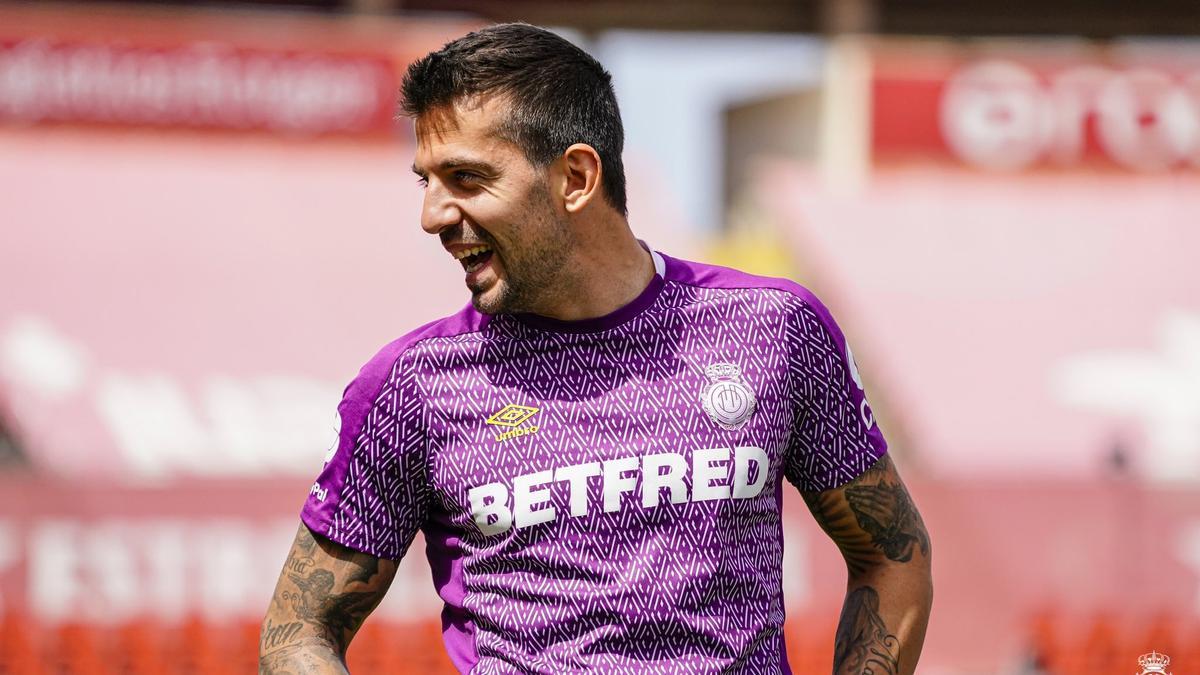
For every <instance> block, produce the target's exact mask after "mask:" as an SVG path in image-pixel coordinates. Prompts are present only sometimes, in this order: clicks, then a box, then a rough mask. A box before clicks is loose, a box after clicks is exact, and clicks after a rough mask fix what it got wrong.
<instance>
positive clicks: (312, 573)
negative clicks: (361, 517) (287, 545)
mask: <svg viewBox="0 0 1200 675" xmlns="http://www.w3.org/2000/svg"><path fill="white" fill-rule="evenodd" d="M395 574H396V563H395V562H394V561H392V560H385V559H382V558H376V557H373V556H370V555H367V554H365V553H359V552H357V551H353V550H351V549H348V548H345V547H343V546H340V545H338V544H334V543H333V542H330V541H329V540H328V539H324V538H322V539H321V540H320V541H318V540H317V539H316V538H314V537H313V534H312V532H310V531H309V530H308V528H307V527H305V526H304V525H301V526H300V528H299V530H298V531H297V533H296V540H295V542H293V544H292V550H291V552H290V553H289V554H288V559H287V562H285V563H284V567H283V573H282V574H280V575H279V583H278V584H277V585H276V586H275V594H274V596H273V597H272V598H271V605H270V607H268V609H267V615H266V617H265V618H264V619H263V623H262V633H261V637H260V640H259V647H258V670H259V673H261V674H263V675H271V674H279V675H283V674H284V673H287V674H288V675H305V674H307V673H321V674H322V675H328V674H329V673H345V672H346V650H347V649H349V647H350V641H351V640H353V639H354V635H355V633H357V632H358V629H359V627H360V626H361V625H362V623H363V621H364V620H365V619H366V618H367V615H368V614H370V613H371V610H373V609H375V606H376V605H378V604H379V601H380V600H381V599H382V598H383V594H384V593H386V592H387V588H388V586H389V585H390V584H391V582H392V578H393V577H394V576H395Z"/></svg>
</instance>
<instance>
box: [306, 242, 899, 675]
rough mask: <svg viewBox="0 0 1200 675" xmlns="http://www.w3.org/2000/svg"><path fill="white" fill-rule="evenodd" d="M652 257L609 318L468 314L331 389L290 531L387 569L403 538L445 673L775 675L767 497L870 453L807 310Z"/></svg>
mask: <svg viewBox="0 0 1200 675" xmlns="http://www.w3.org/2000/svg"><path fill="white" fill-rule="evenodd" d="M653 257H654V260H655V266H656V271H657V272H658V273H657V274H656V275H655V276H654V278H653V279H652V281H651V282H650V284H649V285H648V286H647V287H646V289H645V290H644V291H643V292H642V293H641V294H640V295H639V296H638V297H637V298H636V299H635V300H633V301H632V302H631V303H629V304H627V305H626V306H624V307H622V308H620V309H618V310H616V311H615V312H613V313H611V314H609V315H607V316H603V317H599V318H595V319H586V320H582V321H558V320H554V319H550V318H547V317H540V316H535V315H521V314H499V315H493V316H488V315H483V314H480V313H478V312H476V311H475V310H474V309H473V308H472V307H471V306H470V305H468V306H467V307H466V308H464V309H463V310H462V311H460V312H459V313H457V314H455V315H453V316H450V317H447V318H445V319H441V320H439V321H435V322H433V323H430V324H427V325H425V326H423V327H421V328H419V329H417V330H415V331H413V332H411V333H409V334H408V335H405V336H404V337H402V338H400V339H399V340H397V341H395V342H393V343H391V344H389V345H388V346H387V347H385V348H384V349H383V350H382V351H381V352H379V354H378V355H376V356H375V357H374V358H373V359H372V360H371V361H370V362H369V363H367V365H366V366H364V367H363V369H362V371H361V372H360V373H359V375H358V377H356V378H355V379H354V381H353V382H351V383H350V385H349V386H348V387H347V388H346V392H345V396H344V398H343V400H342V402H341V404H340V405H339V407H338V412H339V414H340V416H341V432H340V440H339V443H338V444H337V445H336V446H335V447H334V448H333V449H332V450H331V452H330V454H329V456H328V457H327V460H326V463H325V467H324V469H323V470H322V471H321V473H320V475H319V476H318V478H317V481H316V483H315V484H314V485H313V488H312V490H311V492H310V494H309V497H308V500H307V502H306V503H305V505H304V510H303V512H302V519H303V521H304V522H305V523H306V524H307V525H308V527H310V528H311V529H312V530H313V531H315V532H317V533H319V534H321V535H323V536H325V537H328V538H329V539H331V540H333V541H335V542H338V543H340V544H342V545H345V546H348V547H350V548H353V549H356V550H359V551H363V552H365V553H369V554H371V555H374V556H377V557H382V558H391V559H399V558H401V557H402V556H404V554H405V553H406V551H407V549H408V547H409V544H410V543H411V542H412V540H413V537H414V536H415V534H416V533H417V532H418V531H422V532H423V533H424V535H425V542H426V548H427V551H426V553H427V557H428V559H429V563H430V566H431V568H432V572H433V579H434V584H435V586H436V588H437V591H438V594H439V596H440V597H441V598H442V600H443V602H444V609H443V612H442V625H443V637H444V642H445V646H446V649H447V651H448V652H449V655H450V657H451V660H452V661H453V663H454V664H455V666H456V667H457V668H458V669H459V670H460V671H462V672H464V673H466V672H471V673H514V672H517V673H526V672H535V673H570V672H580V671H599V672H612V673H643V672H662V673H668V672H671V673H674V672H686V673H705V672H713V673H715V672H739V673H779V672H783V673H787V672H790V671H789V669H788V664H787V657H786V655H785V648H784V643H783V623H784V610H783V607H784V603H783V590H782V578H781V577H782V561H783V531H782V518H781V505H782V499H781V497H782V490H783V479H785V478H786V479H787V481H788V482H790V483H791V484H792V485H794V486H795V487H797V488H798V489H800V490H805V491H819V490H825V489H830V488H834V487H837V486H839V485H842V484H844V483H846V482H848V481H850V480H852V479H854V478H855V477H857V476H858V475H860V474H861V473H862V472H863V471H865V470H866V469H867V468H868V467H870V466H871V465H872V464H873V463H874V462H875V461H876V460H877V459H878V458H879V457H880V456H882V455H883V454H884V452H885V451H886V447H887V446H886V443H885V442H884V439H883V436H882V434H881V433H880V431H879V427H878V425H876V424H875V421H874V419H873V416H872V414H871V410H870V407H869V406H868V405H867V403H866V400H865V399H864V397H863V390H862V381H861V378H860V377H859V375H858V371H857V368H856V366H855V364H854V360H853V357H852V356H851V354H850V350H849V347H848V345H847V343H846V340H845V338H844V337H843V335H842V332H841V330H840V329H839V328H838V326H837V325H836V324H835V323H834V321H833V318H832V317H831V316H830V315H829V312H828V310H826V309H825V307H824V306H822V305H821V303H820V302H819V301H818V300H817V299H816V298H815V297H814V296H813V295H812V293H810V292H809V291H808V290H806V289H805V288H803V287H801V286H799V285H798V284H795V283H793V282H791V281H786V280H782V279H770V278H765V277H759V276H754V275H750V274H746V273H742V272H738V271H735V270H730V269H726V268H722V267H717V266H712V265H704V264H699V263H693V262H687V261H683V260H678V259H674V258H670V257H668V256H665V255H661V254H658V253H653Z"/></svg>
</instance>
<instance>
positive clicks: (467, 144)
mask: <svg viewBox="0 0 1200 675" xmlns="http://www.w3.org/2000/svg"><path fill="white" fill-rule="evenodd" d="M505 113H506V107H505V103H504V102H503V101H502V100H501V99H497V98H496V97H491V98H488V99H485V100H483V101H482V102H467V103H459V104H456V105H454V106H447V107H445V108H441V109H438V110H434V111H430V112H428V113H426V114H425V115H422V116H421V117H420V118H418V120H417V125H416V127H417V153H416V159H415V161H414V162H413V171H414V172H416V173H417V175H418V176H420V177H421V179H422V183H423V184H424V186H425V201H424V204H423V205H422V208H421V227H422V228H423V229H424V230H425V231H426V232H429V233H430V234H437V235H438V236H439V237H440V238H441V241H442V246H443V247H444V248H445V249H446V250H447V251H448V252H449V253H450V254H451V255H452V256H453V257H454V258H455V259H457V260H458V262H459V264H461V265H462V267H463V271H465V272H466V284H467V288H469V289H470V290H471V301H472V303H473V304H474V305H475V308H476V309H477V310H479V311H480V312H483V313H485V314H497V313H509V312H536V311H538V310H539V308H544V307H546V306H548V305H549V304H551V303H553V301H554V298H555V296H556V294H557V293H558V292H559V289H560V288H561V283H560V282H561V275H562V272H563V270H564V268H565V264H566V261H567V258H568V254H569V253H570V251H571V245H572V237H571V232H570V229H569V226H568V223H567V221H566V213H565V211H564V210H563V209H562V208H561V205H560V204H557V203H556V202H555V200H554V199H553V197H552V192H551V190H552V185H551V181H552V175H553V173H554V172H553V171H552V170H551V169H539V168H537V167H535V166H533V165H532V164H530V163H529V161H528V160H526V158H525V155H524V153H522V152H521V150H520V148H518V147H516V146H515V145H513V144H512V143H510V142H508V141H506V140H504V139H502V138H499V137H498V136H497V135H496V133H495V130H496V129H497V128H498V127H499V124H500V123H501V122H502V121H503V120H504V119H505V118H504V115H505Z"/></svg>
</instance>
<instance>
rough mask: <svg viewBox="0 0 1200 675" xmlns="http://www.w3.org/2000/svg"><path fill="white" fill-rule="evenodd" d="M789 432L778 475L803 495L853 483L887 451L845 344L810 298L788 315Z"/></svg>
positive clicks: (822, 309) (825, 312) (818, 304)
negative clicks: (781, 468)
mask: <svg viewBox="0 0 1200 675" xmlns="http://www.w3.org/2000/svg"><path fill="white" fill-rule="evenodd" d="M787 337H788V342H789V345H788V347H789V375H790V378H789V379H790V382H791V388H792V405H793V410H792V412H793V415H792V420H793V421H792V429H791V435H790V441H789V443H788V447H787V450H786V460H785V466H784V475H785V476H786V477H787V479H788V481H789V482H791V483H792V484H793V485H795V486H796V488H797V489H799V490H801V491H804V492H820V491H822V490H830V489H833V488H836V487H839V486H841V485H844V484H845V483H848V482H850V481H851V480H854V479H855V478H857V477H858V476H860V475H861V474H862V473H863V472H864V471H866V470H867V469H868V468H870V467H871V465H872V464H874V463H875V462H876V460H878V459H879V458H880V457H882V456H883V455H884V453H886V452H887V442H886V441H885V440H884V438H883V433H882V432H881V431H880V429H879V425H878V424H877V423H876V422H875V416H874V414H873V413H872V412H871V407H870V405H869V404H868V403H867V399H866V394H865V392H864V391H863V381H862V377H861V376H860V374H859V372H858V367H857V365H856V364H855V363H854V356H853V353H852V352H851V350H850V345H849V343H848V342H847V341H846V338H845V336H844V335H843V334H842V331H841V329H840V328H839V327H838V325H837V323H836V322H835V321H834V320H833V316H831V315H830V313H829V310H827V309H826V308H825V306H824V305H822V304H821V302H820V301H819V300H817V299H816V297H814V296H812V295H811V294H806V296H804V297H801V298H800V299H799V302H797V303H796V306H795V307H794V308H793V311H792V312H791V313H790V315H789V317H788V331H787Z"/></svg>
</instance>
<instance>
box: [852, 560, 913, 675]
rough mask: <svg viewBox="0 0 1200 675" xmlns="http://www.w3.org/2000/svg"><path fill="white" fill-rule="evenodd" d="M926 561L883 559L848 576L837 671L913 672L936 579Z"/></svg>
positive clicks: (882, 674) (903, 674) (856, 673)
mask: <svg viewBox="0 0 1200 675" xmlns="http://www.w3.org/2000/svg"><path fill="white" fill-rule="evenodd" d="M923 562H925V563H926V564H920V563H919V562H916V561H914V562H913V563H906V564H894V563H892V564H880V565H877V566H874V567H871V568H868V569H866V570H863V571H862V572H861V573H860V574H857V575H854V574H852V575H851V576H850V580H849V583H848V584H847V590H846V600H845V602H844V604H843V606H842V614H841V618H840V619H839V621H838V629H837V635H836V638H835V640H834V659H833V672H834V673H835V675H867V674H870V675H885V674H886V675H893V674H894V675H912V673H913V672H914V671H915V670H916V666H917V659H918V658H919V657H920V655H921V645H922V643H924V641H925V628H926V626H927V625H928V624H929V611H930V608H931V606H932V604H933V582H932V579H931V575H930V573H929V566H928V564H927V562H928V561H927V560H925V561H923Z"/></svg>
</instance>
